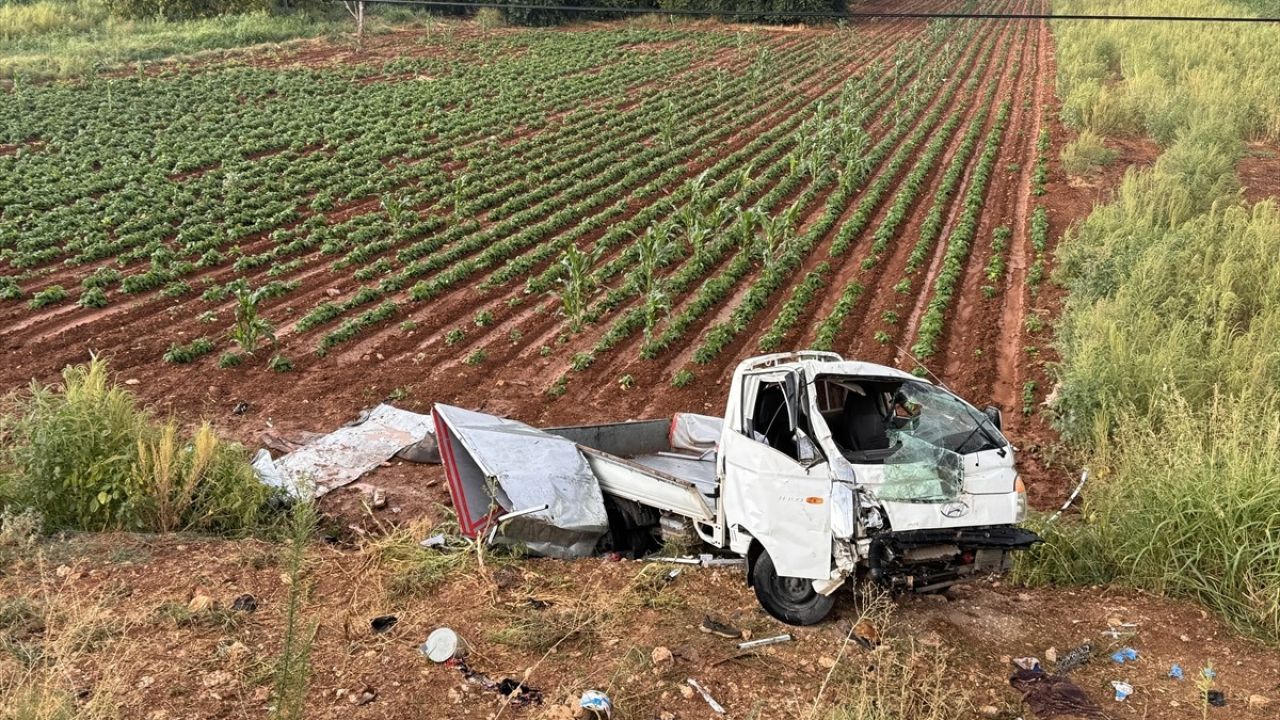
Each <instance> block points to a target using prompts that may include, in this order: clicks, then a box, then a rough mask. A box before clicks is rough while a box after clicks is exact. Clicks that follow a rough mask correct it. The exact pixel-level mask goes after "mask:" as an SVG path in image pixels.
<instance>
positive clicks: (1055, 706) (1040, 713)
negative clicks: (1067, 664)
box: [1009, 669, 1105, 718]
mask: <svg viewBox="0 0 1280 720" xmlns="http://www.w3.org/2000/svg"><path fill="white" fill-rule="evenodd" d="M1009 684H1010V685H1012V686H1013V687H1014V688H1015V689H1016V690H1017V691H1018V692H1020V693H1022V697H1023V700H1024V701H1025V702H1026V703H1027V705H1029V706H1031V709H1032V711H1033V712H1034V713H1035V715H1036V717H1039V718H1052V717H1057V716H1059V715H1077V716H1079V717H1086V718H1103V717H1105V716H1104V715H1103V713H1102V708H1100V707H1098V704H1097V703H1095V702H1094V701H1093V700H1091V699H1089V696H1088V695H1086V694H1085V692H1084V690H1081V689H1080V687H1079V686H1078V685H1076V684H1075V683H1073V682H1071V681H1070V680H1068V679H1067V678H1066V677H1063V676H1061V675H1048V674H1046V673H1045V672H1044V671H1043V670H1022V669H1019V670H1015V671H1014V673H1013V675H1012V676H1011V677H1010V678H1009Z"/></svg>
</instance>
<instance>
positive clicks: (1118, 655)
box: [1111, 647, 1138, 665]
mask: <svg viewBox="0 0 1280 720" xmlns="http://www.w3.org/2000/svg"><path fill="white" fill-rule="evenodd" d="M1137 659H1138V651H1137V650H1134V649H1133V648H1131V647H1125V648H1120V649H1119V650H1117V651H1115V652H1113V653H1111V662H1113V663H1116V664H1117V665H1123V664H1125V663H1126V662H1129V661H1132V660H1137Z"/></svg>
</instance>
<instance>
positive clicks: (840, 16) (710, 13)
mask: <svg viewBox="0 0 1280 720" xmlns="http://www.w3.org/2000/svg"><path fill="white" fill-rule="evenodd" d="M363 2H365V3H367V4H369V5H416V6H424V7H441V8H474V9H480V8H496V9H499V10H504V9H505V10H542V11H547V12H576V13H604V14H615V15H619V14H620V15H691V16H697V17H781V18H815V19H826V20H858V19H863V18H867V19H871V18H889V19H893V18H900V19H922V20H932V19H943V20H1125V21H1142V22H1198V23H1207V22H1221V23H1280V17H1242V16H1231V15H1091V14H1078V13H1076V14H1063V15H1054V14H1050V13H994V12H908V11H892V10H875V11H855V12H843V13H838V12H829V11H817V10H699V9H677V8H652V7H647V8H644V7H585V6H581V5H534V4H524V3H500V2H470V1H465V0H363Z"/></svg>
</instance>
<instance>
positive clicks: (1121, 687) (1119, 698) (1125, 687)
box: [1111, 680, 1133, 702]
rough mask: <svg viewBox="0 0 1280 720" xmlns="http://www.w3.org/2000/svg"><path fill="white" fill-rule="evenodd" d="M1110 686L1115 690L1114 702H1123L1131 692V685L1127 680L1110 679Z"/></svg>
mask: <svg viewBox="0 0 1280 720" xmlns="http://www.w3.org/2000/svg"><path fill="white" fill-rule="evenodd" d="M1111 687H1113V688H1115V690H1116V702H1124V700H1125V698H1127V697H1129V696H1130V695H1132V694H1133V686H1132V685H1130V684H1129V683H1127V682H1123V681H1120V680H1112V681H1111Z"/></svg>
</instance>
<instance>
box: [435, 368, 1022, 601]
mask: <svg viewBox="0 0 1280 720" xmlns="http://www.w3.org/2000/svg"><path fill="white" fill-rule="evenodd" d="M435 416H436V425H437V437H438V439H439V442H440V446H441V455H442V457H443V459H444V464H445V468H446V475H447V477H448V479H449V486H450V491H451V493H452V495H453V500H454V504H455V506H457V507H458V510H459V521H460V523H461V524H462V526H463V530H464V532H468V533H470V534H473V535H479V534H481V533H484V532H488V533H489V537H490V539H497V538H498V537H508V536H509V537H510V538H512V539H513V540H515V541H521V542H525V543H526V544H528V545H529V546H530V547H533V548H534V549H536V550H537V549H541V550H546V549H548V548H549V547H550V548H555V549H561V550H563V549H565V548H567V547H569V546H570V545H573V546H574V547H575V548H576V551H577V552H569V553H562V554H584V553H583V552H582V551H583V550H589V549H594V547H595V546H597V545H598V544H599V542H600V541H601V538H602V536H603V542H605V543H612V544H613V545H614V546H615V547H623V548H626V547H628V546H630V545H639V544H642V543H640V542H639V541H641V540H643V539H645V538H647V537H653V536H655V535H657V534H659V533H660V532H662V531H665V532H667V533H670V532H672V531H673V530H678V529H679V528H682V527H683V528H685V529H686V530H691V531H692V532H693V533H695V534H696V536H697V538H698V539H700V540H701V541H702V542H705V543H707V544H709V545H712V546H714V547H716V548H721V549H723V550H727V551H730V552H732V553H735V554H738V555H740V556H742V557H744V558H746V561H747V580H748V582H749V583H750V584H751V585H752V587H753V588H754V589H755V592H756V596H757V597H758V598H759V600H760V603H761V604H762V605H763V606H764V608H765V609H766V610H767V611H768V612H769V613H770V614H771V615H773V616H774V617H776V618H778V619H779V620H782V621H783V622H786V623H790V624H794V625H808V624H812V623H816V622H819V621H820V620H822V619H823V618H824V617H825V616H826V614H827V613H828V611H829V610H830V609H831V607H832V605H833V604H834V598H833V596H832V593H833V592H834V591H835V590H836V589H838V588H839V587H840V586H841V585H843V584H844V583H845V582H846V581H847V580H849V579H850V578H861V577H865V578H867V579H869V580H871V581H873V582H876V583H878V584H880V585H883V586H886V587H889V588H894V589H902V590H914V591H919V592H927V591H930V590H938V589H942V588H945V587H947V586H949V585H951V584H954V583H956V582H958V581H961V580H964V579H966V578H972V577H978V576H982V575H984V574H988V573H995V572H1001V571H1003V570H1006V569H1007V568H1008V567H1009V559H1010V558H1009V554H1010V552H1011V551H1013V550H1017V549H1022V548H1026V547H1029V546H1030V545H1032V544H1033V543H1035V542H1038V541H1039V537H1038V536H1037V535H1036V534H1035V533H1033V532H1031V531H1029V530H1026V529H1022V528H1019V527H1017V523H1019V522H1020V521H1022V519H1023V517H1024V515H1025V512H1026V493H1025V488H1024V487H1023V484H1022V481H1021V480H1020V479H1019V477H1018V473H1017V471H1016V469H1015V467H1014V449H1013V447H1012V446H1011V445H1010V444H1009V442H1008V441H1007V440H1006V439H1005V438H1004V436H1003V435H1002V434H1001V432H1000V414H999V412H998V411H997V410H996V409H995V408H988V409H987V410H986V411H979V410H977V409H976V408H974V407H973V406H972V405H970V404H968V403H966V402H965V401H964V400H961V399H960V398H959V397H957V396H956V395H954V394H952V393H951V392H949V391H947V390H946V389H944V388H942V387H939V386H937V385H935V384H933V383H930V382H928V381H926V380H923V379H921V378H917V377H915V376H913V375H911V374H909V373H905V372H902V371H900V370H896V369H894V368H889V367H885V366H882V365H874V364H870V363H863V362H853V361H847V360H844V359H843V358H841V357H840V356H839V355H836V354H834V353H825V352H797V353H784V354H774V355H766V356H762V357H756V358H752V359H749V360H747V361H745V362H743V363H741V364H740V365H739V366H738V367H737V368H736V369H735V370H734V373H733V379H732V384H731V386H730V388H729V398H728V402H727V404H726V407H725V414H724V418H723V419H718V418H709V417H706V416H689V415H677V416H676V417H675V418H673V419H664V420H642V421H632V422H623V423H608V424H602V425H584V426H577V427H569V428H552V429H547V430H536V429H534V428H529V427H528V426H524V425H521V424H519V423H513V422H512V421H509V420H500V419H496V418H494V419H493V420H492V421H489V420H487V418H490V417H491V416H483V415H480V414H478V413H468V412H466V411H461V410H459V409H457V408H450V407H448V406H442V405H437V406H436V410H435ZM495 424H496V425H495ZM498 426H500V427H501V435H500V436H493V435H491V434H490V435H487V436H486V431H487V430H492V429H494V427H498ZM543 478H550V480H549V481H548V483H549V484H546V485H544V486H543V487H541V488H538V487H537V486H538V485H539V484H540V483H542V479H543ZM596 488H598V490H595V489H596ZM593 490H595V492H594V493H593ZM596 498H599V500H598V502H600V503H601V506H602V509H603V510H604V516H605V518H607V521H606V522H605V523H600V522H598V521H593V520H590V519H588V520H585V521H584V520H582V517H583V513H584V509H586V507H587V506H588V505H591V504H593V503H595V502H597V500H596ZM586 516H587V517H588V518H590V517H597V518H599V513H595V514H594V515H593V514H592V513H591V512H587V513H586ZM574 518H577V520H574ZM601 519H604V518H601ZM575 523H576V524H575ZM564 528H570V530H569V531H568V532H569V534H568V535H565V534H564V533H559V531H560V530H562V529H564ZM606 530H607V532H605V531H606ZM557 533H559V534H557ZM540 542H541V546H540V545H539V543H540ZM547 554H557V553H556V552H549V553H547Z"/></svg>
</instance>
